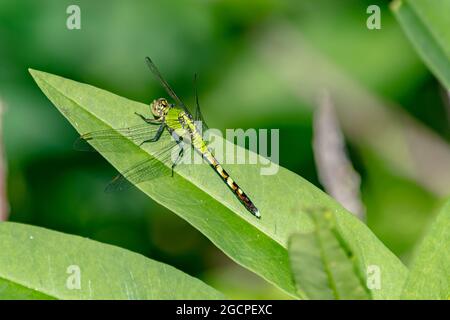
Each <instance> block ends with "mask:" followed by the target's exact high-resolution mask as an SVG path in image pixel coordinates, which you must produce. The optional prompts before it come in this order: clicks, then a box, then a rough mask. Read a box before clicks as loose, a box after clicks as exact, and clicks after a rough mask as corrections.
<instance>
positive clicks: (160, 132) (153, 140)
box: [139, 123, 166, 147]
mask: <svg viewBox="0 0 450 320" xmlns="http://www.w3.org/2000/svg"><path fill="white" fill-rule="evenodd" d="M165 126H166V125H165V124H164V123H163V124H161V125H160V127H159V128H158V131H156V134H155V136H154V137H153V138H151V139H148V140H144V141H142V142H141V143H140V144H139V147H140V146H142V145H143V144H144V143H147V142H156V141H158V140H159V138H161V135H162V133H163V131H164V128H165Z"/></svg>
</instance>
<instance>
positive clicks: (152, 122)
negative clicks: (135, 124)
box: [134, 112, 161, 124]
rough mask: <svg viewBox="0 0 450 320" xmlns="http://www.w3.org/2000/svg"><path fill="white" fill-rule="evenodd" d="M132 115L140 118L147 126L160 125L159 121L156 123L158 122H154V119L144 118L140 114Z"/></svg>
mask: <svg viewBox="0 0 450 320" xmlns="http://www.w3.org/2000/svg"><path fill="white" fill-rule="evenodd" d="M134 114H135V115H137V116H138V117H140V118H141V119H142V120H144V121H145V122H147V123H149V124H161V121H158V120H155V119H150V118H146V117H144V116H143V115H142V114H140V113H137V112H135V113H134Z"/></svg>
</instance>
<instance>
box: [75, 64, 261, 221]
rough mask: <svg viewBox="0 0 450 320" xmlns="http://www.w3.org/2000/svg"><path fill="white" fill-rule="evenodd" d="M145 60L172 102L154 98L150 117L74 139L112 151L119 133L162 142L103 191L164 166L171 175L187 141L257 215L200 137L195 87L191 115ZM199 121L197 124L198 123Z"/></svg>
mask: <svg viewBox="0 0 450 320" xmlns="http://www.w3.org/2000/svg"><path fill="white" fill-rule="evenodd" d="M145 61H146V63H147V65H148V67H149V68H150V70H151V71H152V73H153V75H154V76H155V77H156V78H157V79H158V81H159V82H160V83H161V85H162V86H163V87H164V89H165V90H166V92H167V94H168V95H169V96H170V97H171V98H172V99H173V101H174V104H170V103H169V102H168V101H167V99H165V98H159V99H156V100H154V101H153V102H152V103H151V104H150V110H151V113H152V115H153V118H147V117H145V116H144V115H142V114H139V113H135V114H136V115H137V116H138V117H139V118H141V119H142V121H143V122H144V123H143V124H141V125H137V126H132V127H127V128H120V129H112V130H100V131H94V132H90V133H86V134H84V135H82V136H81V137H80V138H79V139H78V140H77V141H76V142H75V148H76V149H78V150H94V149H93V148H92V146H94V148H95V149H96V150H98V151H102V150H103V151H113V152H114V151H115V150H114V148H115V147H114V145H115V141H116V142H117V139H123V137H126V138H128V139H129V140H131V141H133V142H134V143H135V144H137V145H139V146H141V145H143V144H145V143H151V142H156V141H158V143H161V144H162V145H161V147H160V148H159V149H158V150H159V151H158V152H157V154H154V155H153V157H152V158H151V159H147V160H145V161H142V162H139V163H137V164H135V165H134V166H132V167H131V168H129V169H128V170H125V171H124V172H123V173H122V174H120V175H118V176H117V177H116V178H114V179H113V181H112V182H111V183H110V184H109V185H108V187H107V191H113V190H118V189H124V188H125V187H126V186H129V185H130V182H131V184H138V183H141V182H144V181H148V180H151V179H153V178H155V177H158V176H161V174H169V172H168V170H171V174H172V176H173V170H174V168H175V167H176V166H177V165H178V164H179V163H180V161H181V159H182V158H183V155H184V151H185V146H186V145H188V146H189V145H190V146H191V147H192V148H193V149H194V150H195V151H196V152H197V153H198V154H200V155H201V156H202V158H203V159H205V160H206V162H207V163H209V165H210V166H211V167H212V168H213V169H214V171H215V172H216V173H217V174H218V175H219V176H220V178H221V179H222V180H223V181H224V182H225V184H226V185H227V186H228V187H229V188H230V190H231V191H232V192H233V193H234V195H235V196H236V197H237V199H238V200H239V201H240V202H241V203H242V204H243V205H244V206H245V208H246V209H247V210H248V211H249V212H250V213H251V214H252V215H254V216H255V217H257V218H260V217H261V215H260V213H259V210H258V209H257V208H256V206H255V205H254V204H253V202H252V201H251V200H250V198H249V197H248V196H247V195H246V194H245V193H244V191H242V189H241V188H240V187H239V186H238V184H237V183H236V182H234V180H233V179H232V178H231V177H230V175H229V174H228V173H227V172H226V171H225V170H224V169H223V167H222V166H221V165H220V164H219V162H218V161H217V160H216V158H215V157H214V155H213V153H212V152H211V150H210V149H209V148H208V146H207V144H206V142H205V141H204V139H203V137H202V134H201V133H202V129H205V128H206V124H205V122H204V120H203V116H202V113H201V111H200V105H199V101H198V93H197V89H195V101H196V110H195V117H194V116H192V114H191V113H190V112H189V110H188V109H187V107H186V105H185V104H184V103H183V102H182V101H181V99H180V98H178V96H177V95H176V94H175V92H174V91H173V90H172V88H171V87H170V86H169V84H168V83H167V81H166V80H165V79H164V78H163V77H162V75H161V73H160V72H159V70H158V69H157V68H156V66H155V64H154V63H153V62H152V60H151V59H150V58H149V57H146V58H145ZM200 125H201V127H199V126H200ZM165 130H167V131H168V132H169V133H170V135H171V138H170V139H160V138H161V137H162V136H163V133H164V131H165ZM176 145H178V147H179V151H178V155H177V156H176V159H175V160H173V158H174V157H172V153H173V152H172V150H173V147H174V146H176ZM169 162H171V165H170V164H169V165H168V166H170V167H171V169H168V166H165V165H163V166H161V163H166V164H167V163H169ZM164 169H165V170H164ZM164 172H166V173H164Z"/></svg>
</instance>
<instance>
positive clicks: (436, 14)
mask: <svg viewBox="0 0 450 320" xmlns="http://www.w3.org/2000/svg"><path fill="white" fill-rule="evenodd" d="M391 9H392V10H393V11H394V13H395V15H396V17H397V19H398V21H399V22H400V24H401V26H402V28H403V30H404V31H405V33H406V35H407V37H408V38H409V40H410V41H411V42H412V44H413V45H414V47H415V48H416V50H417V52H418V53H419V55H420V56H421V57H422V59H423V60H424V62H425V63H426V65H427V66H428V68H430V70H431V71H432V72H433V73H434V75H435V76H436V77H437V78H438V79H439V80H440V81H441V82H442V84H443V85H444V86H445V87H446V88H447V89H448V90H450V19H449V13H450V1H448V0H433V1H424V0H395V1H393V2H392V4H391Z"/></svg>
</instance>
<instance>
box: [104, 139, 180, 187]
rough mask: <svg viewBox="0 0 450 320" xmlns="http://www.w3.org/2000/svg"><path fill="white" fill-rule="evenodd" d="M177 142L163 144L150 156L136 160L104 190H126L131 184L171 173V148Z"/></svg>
mask: <svg viewBox="0 0 450 320" xmlns="http://www.w3.org/2000/svg"><path fill="white" fill-rule="evenodd" d="M176 145H177V143H176V142H175V141H172V143H168V144H165V145H164V146H163V147H162V148H161V149H160V150H159V151H158V152H156V153H155V154H154V155H153V157H152V158H150V159H146V160H144V161H141V162H138V163H136V164H135V165H133V166H132V167H131V168H129V169H127V170H125V171H124V172H123V173H122V174H119V175H118V176H116V177H115V178H114V179H113V180H112V181H111V182H110V183H109V184H108V186H107V187H106V189H105V192H108V193H110V192H115V191H122V190H126V189H128V188H130V187H132V186H133V185H137V184H139V183H141V182H144V181H149V180H152V179H155V178H158V177H163V176H169V175H170V174H171V164H172V163H173V161H172V158H173V156H172V154H173V152H174V151H173V149H174V147H176Z"/></svg>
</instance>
